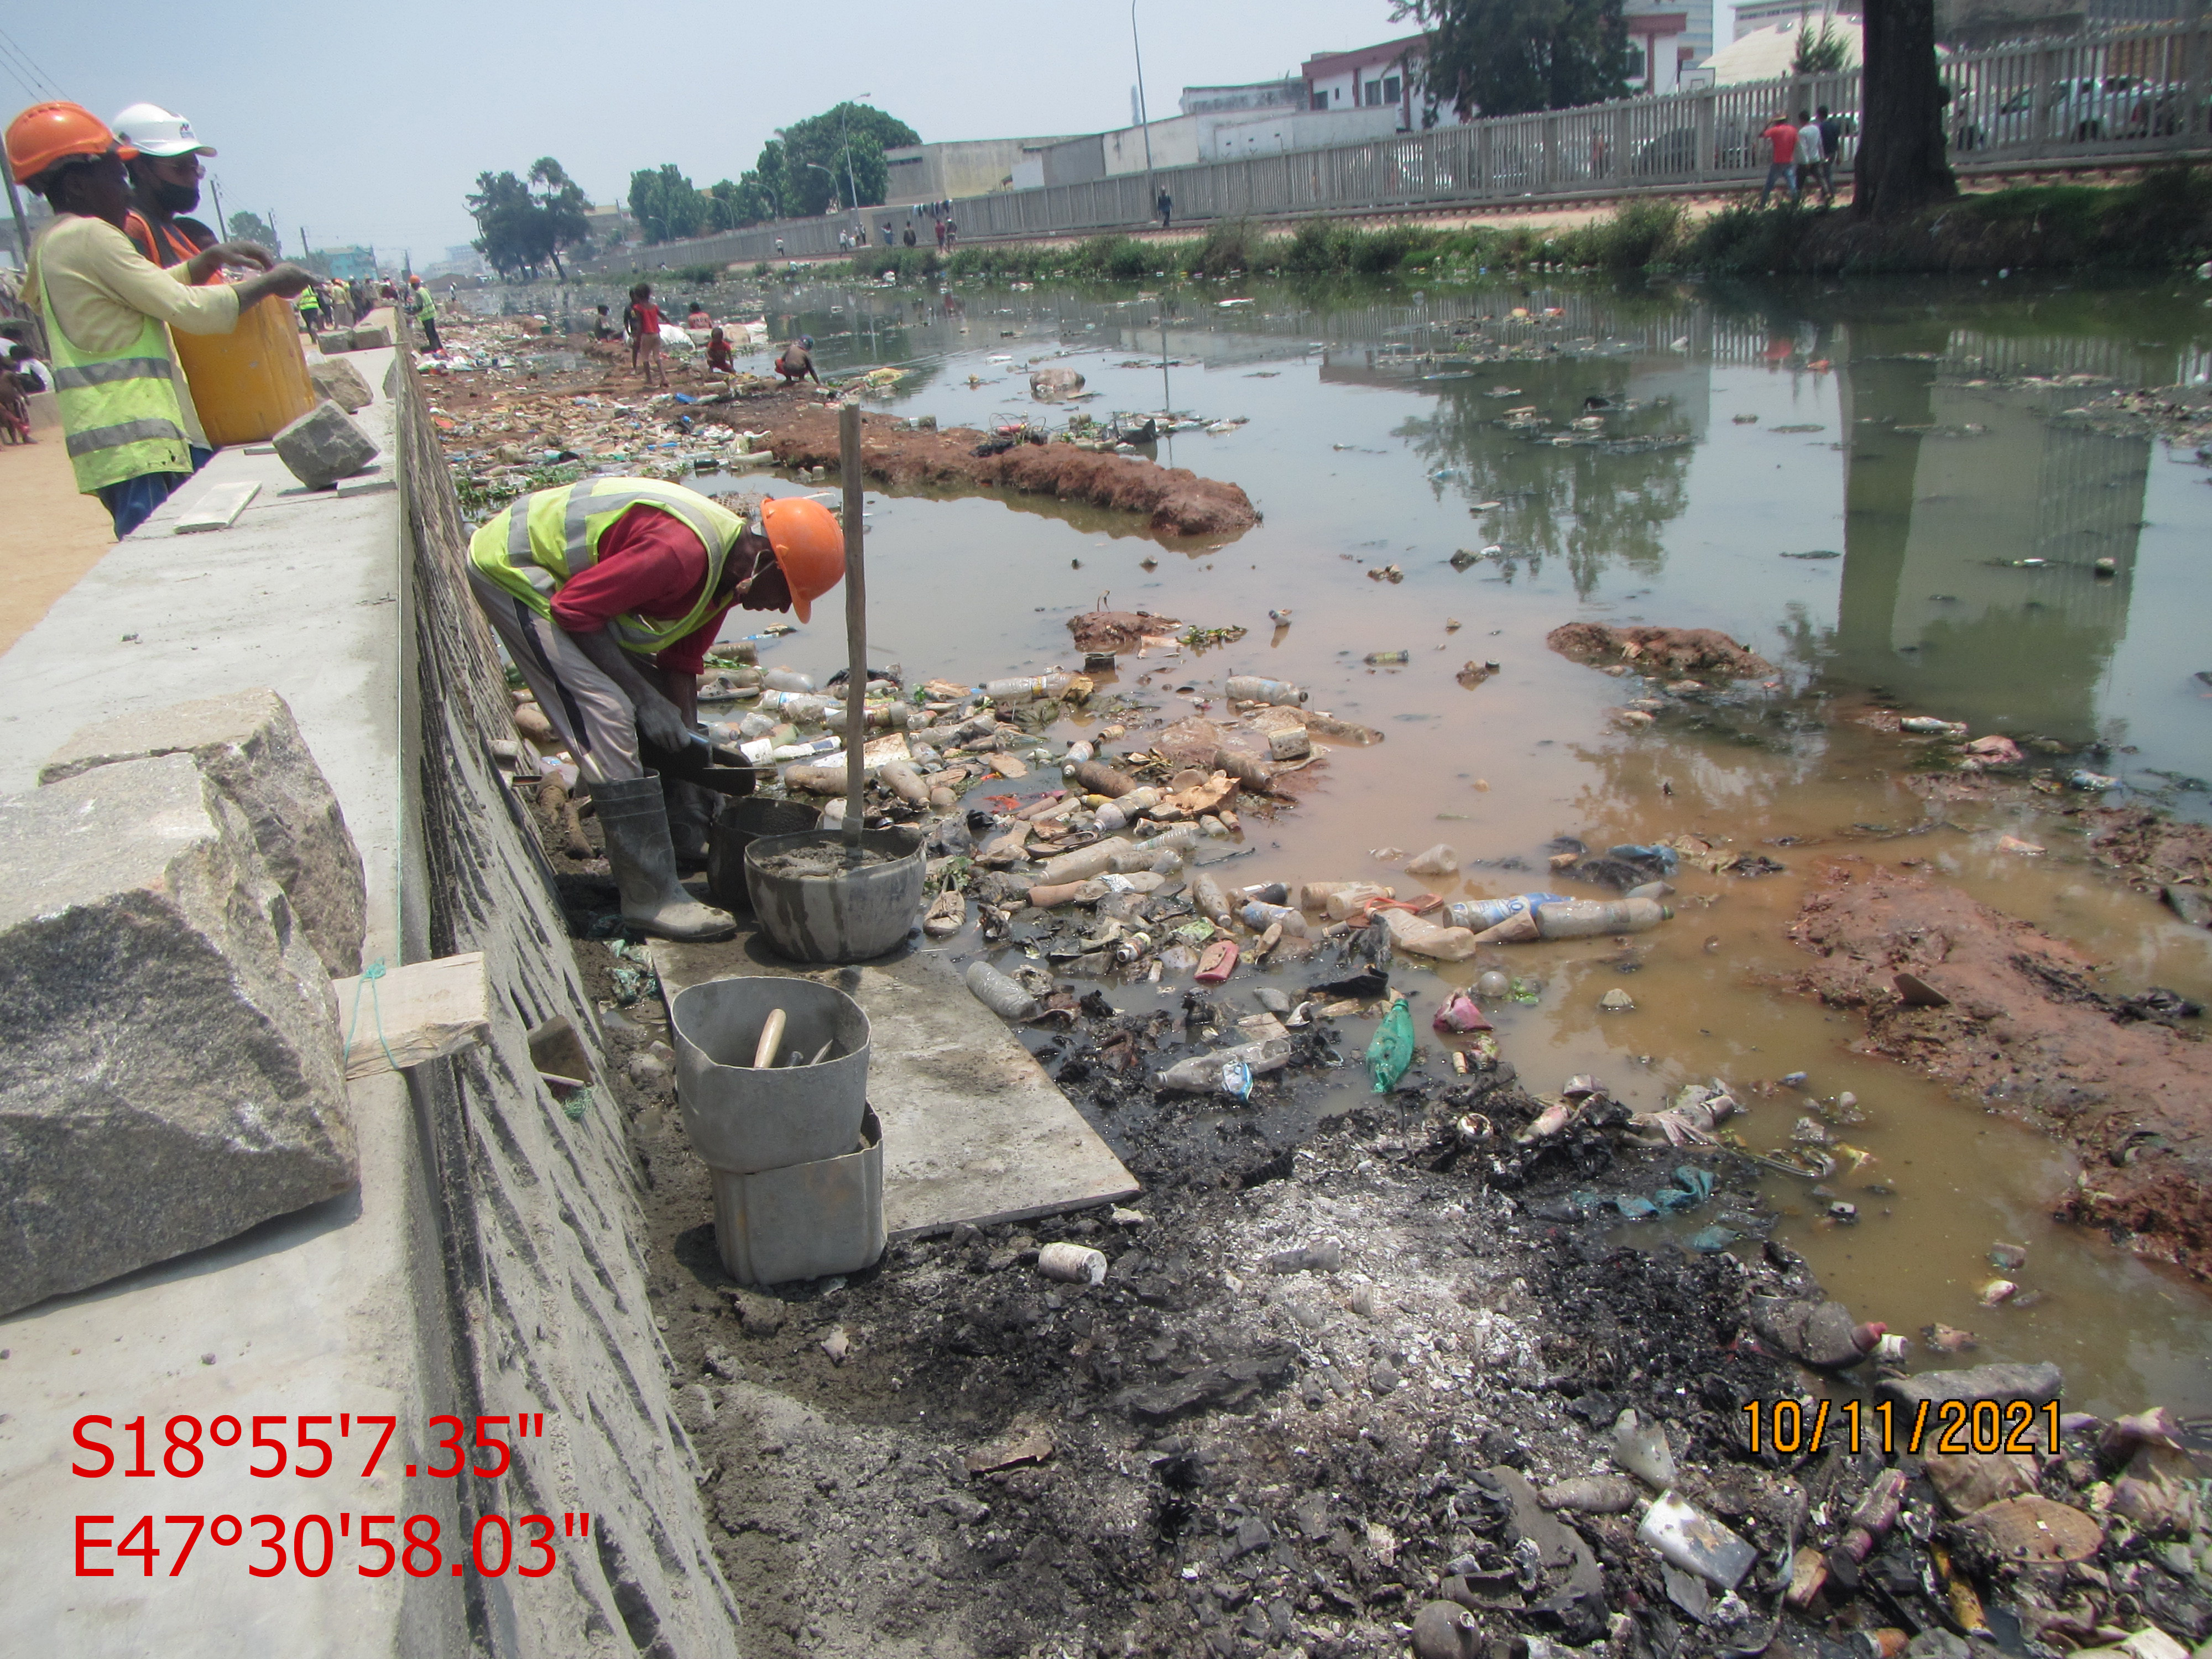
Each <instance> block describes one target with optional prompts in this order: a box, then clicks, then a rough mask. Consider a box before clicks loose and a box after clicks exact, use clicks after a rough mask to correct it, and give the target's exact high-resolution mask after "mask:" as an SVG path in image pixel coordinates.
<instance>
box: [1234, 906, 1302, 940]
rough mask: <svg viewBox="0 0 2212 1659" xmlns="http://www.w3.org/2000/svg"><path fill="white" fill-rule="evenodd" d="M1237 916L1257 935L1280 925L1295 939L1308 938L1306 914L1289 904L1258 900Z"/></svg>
mask: <svg viewBox="0 0 2212 1659" xmlns="http://www.w3.org/2000/svg"><path fill="white" fill-rule="evenodd" d="M1237 918H1238V919H1239V920H1240V921H1243V924H1244V925H1245V926H1246V927H1249V928H1250V929H1251V930H1252V931H1253V932H1254V933H1266V932H1267V929H1268V928H1269V927H1275V926H1277V925H1279V926H1280V927H1282V930H1283V931H1284V932H1285V933H1287V934H1289V935H1290V936H1291V938H1293V939H1304V938H1305V937H1306V918H1305V913H1304V911H1303V910H1295V909H1292V908H1291V907H1290V906H1289V905H1287V904H1265V903H1262V902H1261V901H1260V900H1258V899H1252V900H1249V901H1248V902H1246V903H1245V905H1244V907H1243V908H1242V909H1240V910H1239V911H1237Z"/></svg>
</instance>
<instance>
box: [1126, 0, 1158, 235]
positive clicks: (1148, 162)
mask: <svg viewBox="0 0 2212 1659" xmlns="http://www.w3.org/2000/svg"><path fill="white" fill-rule="evenodd" d="M1129 49H1130V50H1131V51H1132V52H1134V53H1135V54H1136V58H1137V128H1138V131H1140V132H1142V133H1143V134H1144V135H1145V216H1146V217H1147V218H1150V217H1151V216H1152V204H1153V203H1155V202H1156V201H1158V199H1159V197H1158V194H1157V192H1156V191H1155V188H1154V185H1153V183H1152V115H1151V113H1150V112H1148V111H1147V110H1146V107H1145V47H1144V43H1143V42H1142V41H1140V40H1138V39H1137V0H1129Z"/></svg>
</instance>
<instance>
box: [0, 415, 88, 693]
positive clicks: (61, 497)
mask: <svg viewBox="0 0 2212 1659" xmlns="http://www.w3.org/2000/svg"><path fill="white" fill-rule="evenodd" d="M0 501H5V502H7V504H8V509H7V522H8V580H7V582H6V584H5V585H4V586H0V651H4V650H6V649H7V648H8V647H9V646H11V645H13V644H15V641H17V640H20V639H21V638H22V637H23V635H26V634H27V633H29V632H30V631H31V629H33V628H34V627H36V626H37V625H38V622H39V619H40V617H43V616H45V615H46V612H47V611H49V610H51V609H52V607H53V603H54V601H55V600H56V599H59V598H61V596H62V595H63V594H64V593H66V592H69V591H70V588H72V587H74V586H76V583H77V579H78V578H79V577H81V576H82V575H83V574H84V573H85V572H86V571H88V570H89V569H91V568H93V566H94V565H95V564H97V563H99V562H100V560H101V559H102V558H104V557H105V556H106V554H107V550H109V549H110V548H112V547H113V546H114V545H115V530H114V526H112V524H111V523H110V522H109V520H108V517H107V509H106V507H102V506H101V505H100V503H99V502H98V501H95V500H94V498H93V497H91V496H89V495H78V494H77V491H76V477H75V476H74V475H73V474H72V473H71V472H70V464H69V455H68V453H67V452H66V451H65V450H64V448H63V447H62V435H61V433H60V432H59V431H58V430H50V431H47V432H46V433H43V434H41V435H40V439H39V441H38V442H36V443H34V444H26V445H15V444H8V445H0Z"/></svg>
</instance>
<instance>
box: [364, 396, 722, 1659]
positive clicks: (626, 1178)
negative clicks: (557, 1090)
mask: <svg viewBox="0 0 2212 1659" xmlns="http://www.w3.org/2000/svg"><path fill="white" fill-rule="evenodd" d="M401 372H402V374H404V373H405V371H404V370H403V371H401ZM397 390H398V394H399V395H398V402H399V411H398V413H399V421H398V428H399V442H400V447H401V454H402V465H403V467H404V497H405V501H406V509H407V511H406V538H407V553H408V556H409V559H410V562H411V566H412V582H411V592H412V598H413V606H412V614H411V616H410V618H409V623H410V638H409V641H408V644H409V647H410V650H411V653H412V656H413V663H412V668H411V671H410V672H409V673H408V674H407V675H406V677H405V684H406V685H407V686H408V688H409V690H410V693H411V694H412V707H411V708H410V710H409V711H408V716H407V720H406V724H407V726H408V730H409V733H410V738H412V739H413V740H414V741H415V742H416V744H418V745H419V746H418V750H417V753H416V756H415V757H414V759H415V766H414V778H415V787H416V791H417V799H416V804H415V805H416V811H417V812H418V813H419V815H420V816H419V820H418V831H419V836H420V844H421V846H422V852H423V856H424V858H425V860H426V862H427V864H428V874H429V881H428V886H427V893H428V900H429V902H428V909H427V914H426V915H425V917H424V921H425V922H426V924H427V927H428V954H429V955H431V956H447V955H450V954H452V953H453V952H455V951H483V952H484V953H485V957H486V962H487V966H488V969H489V973H490V976H491V981H492V986H493V989H494V995H495V1000H496V1002H497V1003H498V1004H499V1005H500V1006H499V1007H498V1009H497V1011H496V1012H495V1019H494V1024H493V1041H492V1042H491V1044H490V1046H489V1048H482V1049H473V1050H469V1051H466V1052H465V1053H464V1054H461V1055H459V1056H456V1057H455V1058H453V1059H452V1060H444V1061H440V1062H437V1063H436V1064H435V1065H432V1066H422V1067H418V1068H416V1071H415V1073H413V1074H412V1077H411V1081H412V1085H413V1086H414V1087H415V1089H416V1091H417V1093H418V1097H420V1098H422V1101H423V1103H424V1104H425V1106H426V1107H427V1116H428V1121H430V1122H431V1123H432V1124H433V1125H434V1126H435V1131H434V1144H433V1147H432V1152H433V1156H434V1158H435V1189H436V1192H437V1195H438V1202H439V1204H440V1205H441V1208H442V1210H443V1212H444V1216H445V1225H444V1228H443V1231H444V1234H445V1236H446V1237H447V1240H448V1241H449V1243H451V1245H452V1247H453V1248H452V1249H450V1250H449V1251H448V1254H447V1279H448V1291H449V1295H450V1296H451V1297H452V1300H453V1305H454V1308H455V1310H456V1318H455V1320H454V1324H453V1336H454V1340H455V1343H456V1345H457V1347H458V1348H459V1350H460V1351H461V1358H460V1360H459V1364H457V1367H456V1369H457V1370H458V1371H459V1376H460V1391H461V1395H462V1397H463V1402H464V1404H463V1410H464V1413H465V1415H469V1416H473V1415H475V1414H476V1413H489V1414H491V1415H495V1416H497V1415H502V1414H505V1415H512V1414H515V1413H522V1412H529V1411H542V1412H544V1413H547V1414H548V1416H549V1419H550V1418H553V1417H556V1416H557V1419H558V1421H559V1423H560V1424H561V1425H562V1431H561V1432H559V1433H557V1434H555V1435H552V1436H550V1437H549V1439H548V1441H547V1443H546V1445H545V1450H544V1452H543V1453H540V1452H538V1451H532V1454H531V1455H529V1456H528V1457H527V1458H526V1459H524V1460H522V1461H521V1462H520V1465H519V1467H518V1468H517V1471H516V1474H515V1475H514V1477H513V1479H512V1480H509V1481H507V1482H503V1483H496V1484H497V1485H498V1486H502V1487H503V1488H504V1489H503V1490H500V1491H497V1492H494V1491H492V1490H490V1489H489V1488H487V1487H486V1486H484V1485H483V1483H471V1484H470V1486H469V1488H468V1489H467V1490H466V1491H465V1492H464V1493H463V1498H464V1500H465V1503H466V1501H467V1500H469V1499H471V1498H473V1499H477V1500H480V1501H482V1502H483V1503H484V1504H486V1505H487V1506H488V1507H495V1508H496V1509H498V1510H501V1511H502V1512H504V1513H507V1514H510V1515H513V1514H524V1513H543V1514H558V1513H561V1512H562V1511H564V1510H590V1511H591V1513H592V1546H593V1547H592V1550H591V1551H590V1552H589V1553H586V1552H585V1551H583V1550H581V1549H569V1550H566V1551H564V1553H563V1555H562V1575H561V1577H560V1578H558V1579H556V1578H547V1579H541V1580H537V1581H526V1580H521V1579H518V1578H513V1577H508V1578H504V1579H483V1580H474V1581H471V1582H472V1583H474V1584H475V1586H476V1587H477V1590H478V1592H479V1595H480V1598H481V1603H480V1606H478V1607H476V1608H473V1609H472V1613H474V1614H475V1616H476V1618H477V1620H478V1621H480V1624H481V1626H482V1629H483V1635H484V1637H485V1638H487V1639H488V1641H489V1644H491V1645H492V1646H493V1647H494V1648H495V1650H499V1651H503V1652H514V1653H520V1654H544V1655H548V1656H551V1655H565V1654H570V1653H575V1652H580V1651H596V1650H598V1647H599V1641H600V1640H608V1641H611V1644H612V1645H613V1649H614V1650H623V1644H624V1643H625V1642H627V1644H630V1645H633V1646H635V1648H636V1649H638V1650H642V1651H646V1652H649V1653H652V1654H654V1655H666V1656H686V1659H688V1656H694V1655H697V1656H708V1655H724V1654H733V1653H734V1652H735V1651H736V1643H735V1634H734V1632H735V1626H736V1620H737V1607H736V1603H735V1601H734V1600H733V1599H732V1596H731V1595H730V1591H729V1587H728V1586H727V1584H726V1583H724V1581H723V1578H722V1575H721V1571H720V1566H719V1565H717V1563H716V1561H715V1559H714V1553H713V1552H712V1550H711V1549H710V1548H709V1547H708V1541H707V1533H706V1527H705V1521H704V1516H703V1514H702V1510H701V1508H700V1504H699V1502H698V1498H697V1496H696V1486H695V1481H696V1477H697V1474H698V1468H697V1464H696V1460H695V1458H694V1456H693V1455H692V1451H691V1448H690V1442H689V1441H688V1439H687V1438H686V1437H685V1435H684V1431H683V1429H682V1428H681V1427H680V1426H679V1425H678V1423H677V1421H676V1418H675V1413H674V1412H673V1410H672V1409H671V1402H670V1399H669V1377H670V1371H671V1361H670V1359H669V1357H668V1354H667V1352H666V1350H665V1347H664V1346H662V1343H661V1341H660V1338H659V1332H658V1331H657V1330H656V1328H654V1325H653V1316H652V1310H651V1306H650V1304H649V1303H648V1302H647V1297H646V1273H645V1259H644V1255H643V1253H642V1251H641V1248H640V1246H639V1243H638V1242H637V1241H638V1240H639V1239H640V1237H641V1236H642V1217H641V1212H640V1209H639V1206H638V1200H637V1188H636V1179H637V1177H636V1170H635V1164H634V1163H633V1162H632V1159H631V1158H630V1155H629V1150H628V1144H627V1134H626V1131H625V1127H624V1125H623V1121H622V1118H621V1115H620V1110H619V1109H618V1107H617V1104H616V1103H615V1100H614V1097H613V1095H612V1093H611V1091H608V1090H605V1089H604V1088H601V1089H595V1090H593V1091H591V1093H590V1094H589V1095H588V1096H587V1097H578V1098H579V1099H580V1100H583V1101H585V1102H586V1104H585V1105H584V1108H583V1110H582V1111H581V1114H580V1115H578V1116H576V1117H574V1118H571V1117H570V1116H569V1115H568V1111H566V1110H564V1109H563V1108H562V1105H561V1104H559V1103H556V1101H555V1099H554V1097H553V1096H552V1093H551V1091H550V1090H549V1089H548V1088H547V1087H546V1086H545V1085H544V1083H543V1082H542V1081H541V1080H539V1079H538V1075H537V1073H536V1072H535V1071H534V1070H533V1068H532V1066H531V1063H530V1054H529V1049H528V1045H527V1042H526V1033H527V1032H528V1030H530V1029H531V1028H532V1026H535V1025H537V1024H539V1023H541V1022H543V1021H544V1020H546V1019H548V1018H551V1017H552V1016H554V1015H556V1014H565V1015H566V1016H568V1018H569V1020H570V1021H571V1022H572V1023H573V1024H574V1025H575V1027H576V1029H577V1030H578V1031H579V1032H580V1033H582V1034H583V1035H584V1038H585V1042H586V1047H587V1048H590V1049H591V1050H592V1052H593V1056H594V1060H595V1061H596V1060H597V1058H598V1055H599V1052H600V1051H601V1048H602V1045H601V1043H600V1041H599V1036H598V1035H597V1018H596V1015H595V1013H594V1011H593V1009H592V1005H591V1002H590V1000H589V999H588V998H587V997H586V994H585V990H584V986H583V981H582V979H581V976H580V975H579V973H578V971H577V968H576V963H575V959H574V955H573V953H572V952H571V951H570V949H569V945H568V937H567V933H566V930H565V927H564V924H563V922H562V918H561V915H560V912H559V910H558V908H556V904H555V902H554V899H553V888H552V877H551V872H550V869H548V868H547V867H546V866H545V864H544V858H543V855H542V854H541V853H540V852H539V850H538V839H537V834H536V830H535V829H534V828H533V827H532V825H531V823H529V821H528V820H527V818H526V815H525V814H524V813H523V812H522V811H521V810H520V806H519V805H518V803H517V802H516V801H515V799H514V797H513V793H511V791H510V790H509V789H508V787H507V786H506V784H505V783H504V781H502V779H501V776H500V775H499V774H498V773H497V771H496V770H495V768H494V767H493V765H492V763H491V759H490V757H489V750H488V748H487V744H488V741H489V739H490V738H493V737H495V736H507V735H508V734H509V733H510V732H511V730H512V728H511V726H510V723H509V721H508V718H507V709H508V706H509V705H508V699H507V694H506V690H505V687H504V683H503V681H502V680H501V677H500V672H499V665H498V657H497V653H496V651H495V647H494V646H493V644H492V640H491V635H490V633H489V629H487V628H486V627H485V626H484V623H483V619H482V617H481V616H480V615H479V613H478V612H477V609H476V606H475V605H474V603H473V602H472V601H471V599H469V597H468V592H467V589H466V586H465V581H464V580H463V572H464V568H465V557H466V545H467V544H466V531H465V526H463V524H462V522H461V520H460V515H459V507H458V506H457V504H456V502H455V501H454V497H453V486H452V483H451V482H450V479H449V477H448V475H447V471H446V467H445V464H444V461H443V459H442V458H441V456H440V455H439V453H438V450H437V447H436V444H435V440H434V438H433V436H432V434H431V428H430V422H429V421H428V416H427V412H426V410H425V409H424V405H423V403H422V398H421V396H420V394H419V392H418V391H417V389H416V386H414V385H413V384H412V383H411V382H410V383H406V384H404V385H402V386H399V387H398V388H397ZM574 1103H575V1102H573V1101H572V1102H571V1105H574ZM579 1638H585V1639H583V1640H580V1639H579ZM595 1638H596V1639H595Z"/></svg>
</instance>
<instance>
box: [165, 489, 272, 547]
mask: <svg viewBox="0 0 2212 1659" xmlns="http://www.w3.org/2000/svg"><path fill="white" fill-rule="evenodd" d="M260 493H261V486H260V485H259V484H258V483H227V484H215V485H212V486H210V488H209V489H205V490H204V491H202V492H201V495H200V498H199V500H197V501H194V502H193V503H192V505H191V511H189V512H187V513H185V515H184V516H183V517H182V518H180V519H179V520H177V528H176V532H175V533H176V534H178V535H179V536H196V535H197V534H199V532H202V531H204V530H228V529H229V528H230V527H231V526H232V525H234V524H235V523H237V522H238V515H239V514H240V513H243V512H245V511H246V503H247V502H248V501H252V499H253V498H254V497H255V496H256V495H259V494H260Z"/></svg>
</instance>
